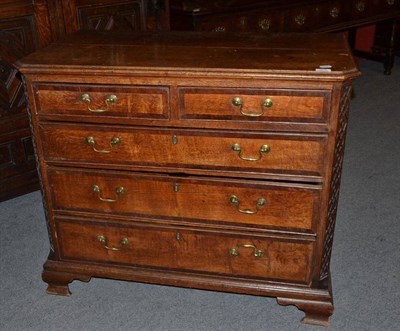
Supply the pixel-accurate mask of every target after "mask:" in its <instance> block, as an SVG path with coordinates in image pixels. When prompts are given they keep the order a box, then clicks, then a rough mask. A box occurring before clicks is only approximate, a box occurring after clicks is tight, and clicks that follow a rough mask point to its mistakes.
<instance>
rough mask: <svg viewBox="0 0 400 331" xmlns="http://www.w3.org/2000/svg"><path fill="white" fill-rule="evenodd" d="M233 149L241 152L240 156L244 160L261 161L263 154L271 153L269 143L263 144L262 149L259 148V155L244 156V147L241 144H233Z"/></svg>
mask: <svg viewBox="0 0 400 331" xmlns="http://www.w3.org/2000/svg"><path fill="white" fill-rule="evenodd" d="M232 150H233V151H234V152H236V153H238V154H239V158H240V159H242V160H244V161H259V160H261V159H262V157H263V154H267V153H269V151H270V150H271V148H270V147H269V146H268V145H261V146H260V149H259V150H258V154H259V155H258V157H243V156H242V149H241V147H240V144H233V145H232Z"/></svg>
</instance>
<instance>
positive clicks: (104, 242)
mask: <svg viewBox="0 0 400 331" xmlns="http://www.w3.org/2000/svg"><path fill="white" fill-rule="evenodd" d="M97 241H98V242H100V243H101V244H102V245H103V247H104V248H105V249H107V250H109V251H114V252H116V251H120V250H122V248H124V246H127V245H128V243H129V241H128V238H122V239H121V240H120V242H119V245H120V246H121V248H116V247H109V246H108V240H107V237H106V236H103V235H102V234H99V235H98V236H97Z"/></svg>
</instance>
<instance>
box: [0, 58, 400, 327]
mask: <svg viewBox="0 0 400 331" xmlns="http://www.w3.org/2000/svg"><path fill="white" fill-rule="evenodd" d="M359 65H360V69H361V70H362V72H363V76H362V77H360V78H359V79H358V80H356V81H355V98H354V100H353V103H352V107H351V115H350V125H349V132H348V139H347V147H346V157H345V164H344V174H343V180H342V191H341V196H340V205H339V212H338V218H337V226H336V234H335V243H334V250H333V256H332V263H331V269H332V278H333V280H332V281H333V293H334V302H335V312H334V315H333V316H332V318H331V326H330V328H329V330H341V331H343V330H355V331H361V330H373V331H376V330H391V331H394V330H400V308H399V307H400V193H399V192H400V62H399V61H398V62H397V63H396V66H395V68H394V71H393V74H392V76H389V77H388V76H384V75H383V74H382V65H381V64H379V63H374V62H369V61H360V63H359ZM48 250H49V247H48V242H47V234H46V227H45V221H44V214H43V208H42V204H41V197H40V194H39V193H38V192H34V193H31V194H28V195H25V196H22V197H19V198H16V199H13V200H9V201H6V202H2V203H0V258H1V260H0V277H1V280H0V281H1V284H0V285H1V288H0V303H1V307H0V330H1V331H3V330H4V331H9V330H10V331H11V330H18V331H21V330H38V331H39V330H40V331H45V330H52V331H53V330H163V331H165V330H174V331H184V330H185V331H187V330H199V331H200V330H207V331H210V330H221V331H228V330H229V331H236V330H249V331H258V330H271V331H272V330H323V328H321V327H314V326H306V325H301V324H300V323H299V320H300V319H301V317H302V315H303V314H302V312H300V311H298V310H297V309H296V308H295V307H293V306H288V307H282V306H279V305H277V304H276V301H275V299H273V298H264V297H257V296H248V295H238V294H227V293H217V292H210V291H199V290H189V289H182V288H174V287H166V286H158V285H146V284H139V283H131V282H122V281H111V280H105V279H92V280H91V281H90V282H89V283H82V282H79V281H75V282H73V283H72V285H71V286H70V289H71V291H72V293H73V294H72V296H71V297H58V296H50V295H47V294H46V293H45V288H46V284H45V283H43V282H42V281H41V269H42V264H43V262H44V261H45V259H46V257H47V254H48Z"/></svg>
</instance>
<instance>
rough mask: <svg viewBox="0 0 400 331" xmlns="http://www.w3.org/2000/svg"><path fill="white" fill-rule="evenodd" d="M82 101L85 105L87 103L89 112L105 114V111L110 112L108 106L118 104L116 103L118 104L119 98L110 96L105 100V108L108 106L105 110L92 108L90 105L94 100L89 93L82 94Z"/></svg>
mask: <svg viewBox="0 0 400 331" xmlns="http://www.w3.org/2000/svg"><path fill="white" fill-rule="evenodd" d="M81 100H82V101H83V102H84V103H86V106H87V110H89V111H90V112H92V113H104V112H105V111H108V110H109V109H108V106H109V105H110V104H111V105H113V104H116V103H117V101H118V98H117V96H116V95H114V94H111V95H109V96H108V97H107V98H106V99H105V100H104V103H105V106H106V107H105V108H104V109H101V108H99V109H92V108H90V104H91V103H92V98H91V97H90V95H89V94H88V93H84V94H82V95H81Z"/></svg>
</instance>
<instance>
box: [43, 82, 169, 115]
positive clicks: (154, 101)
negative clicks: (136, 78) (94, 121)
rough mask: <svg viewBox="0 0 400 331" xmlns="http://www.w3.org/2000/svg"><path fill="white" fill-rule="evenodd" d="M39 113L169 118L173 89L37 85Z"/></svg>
mask: <svg viewBox="0 0 400 331" xmlns="http://www.w3.org/2000/svg"><path fill="white" fill-rule="evenodd" d="M35 94H36V102H37V112H38V113H39V114H40V115H63V116H66V118H68V117H77V116H79V117H86V118H89V119H90V118H101V119H103V120H104V119H107V118H122V119H134V118H144V119H167V118H168V117H169V102H168V99H169V88H168V87H151V86H118V85H110V86H106V85H71V84H63V85H59V84H51V85H42V84H40V85H36V86H35Z"/></svg>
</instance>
